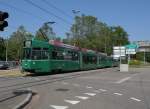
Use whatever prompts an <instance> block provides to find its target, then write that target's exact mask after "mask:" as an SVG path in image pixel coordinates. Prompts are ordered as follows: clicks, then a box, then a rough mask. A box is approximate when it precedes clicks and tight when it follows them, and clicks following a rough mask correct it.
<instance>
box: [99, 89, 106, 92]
mask: <svg viewBox="0 0 150 109" xmlns="http://www.w3.org/2000/svg"><path fill="white" fill-rule="evenodd" d="M99 90H100V91H102V92H106V91H107V90H105V89H99Z"/></svg>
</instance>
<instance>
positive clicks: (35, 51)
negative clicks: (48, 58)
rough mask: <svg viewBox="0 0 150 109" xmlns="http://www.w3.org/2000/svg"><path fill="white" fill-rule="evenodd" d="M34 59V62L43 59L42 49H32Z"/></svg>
mask: <svg viewBox="0 0 150 109" xmlns="http://www.w3.org/2000/svg"><path fill="white" fill-rule="evenodd" d="M32 59H33V60H40V59H41V49H40V48H33V49H32Z"/></svg>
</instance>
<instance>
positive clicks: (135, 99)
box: [130, 97, 141, 102]
mask: <svg viewBox="0 0 150 109" xmlns="http://www.w3.org/2000/svg"><path fill="white" fill-rule="evenodd" d="M130 99H131V100H134V101H138V102H139V101H141V100H139V99H137V98H134V97H131V98H130Z"/></svg>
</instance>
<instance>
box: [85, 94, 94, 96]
mask: <svg viewBox="0 0 150 109" xmlns="http://www.w3.org/2000/svg"><path fill="white" fill-rule="evenodd" d="M84 94H86V95H89V96H95V95H96V93H84Z"/></svg>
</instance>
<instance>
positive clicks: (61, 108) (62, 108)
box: [50, 105, 68, 109]
mask: <svg viewBox="0 0 150 109" xmlns="http://www.w3.org/2000/svg"><path fill="white" fill-rule="evenodd" d="M50 107H52V108H54V109H67V108H68V106H57V105H50Z"/></svg>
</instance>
